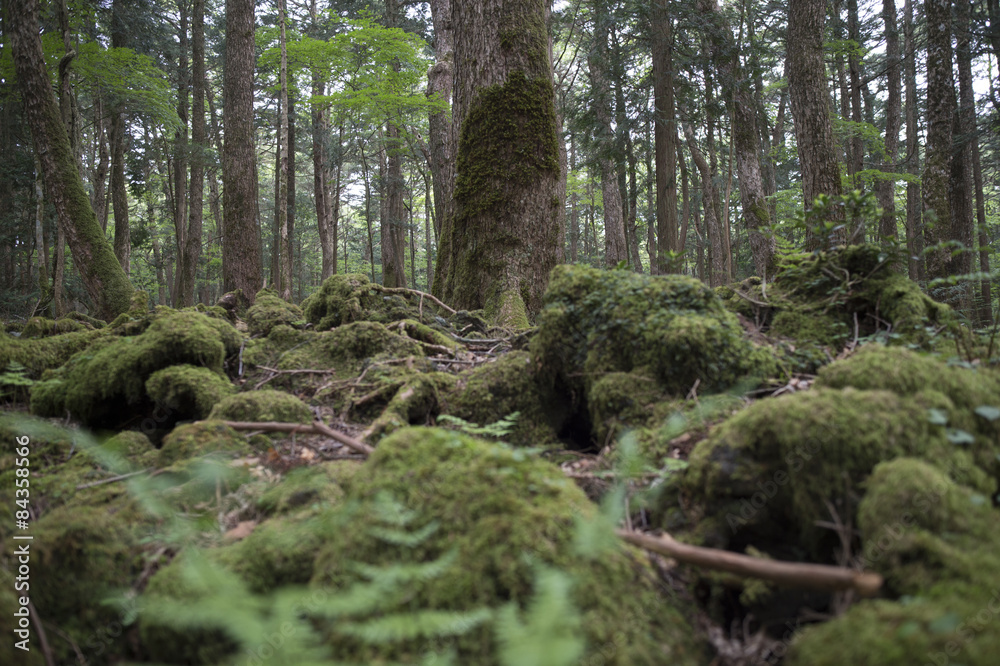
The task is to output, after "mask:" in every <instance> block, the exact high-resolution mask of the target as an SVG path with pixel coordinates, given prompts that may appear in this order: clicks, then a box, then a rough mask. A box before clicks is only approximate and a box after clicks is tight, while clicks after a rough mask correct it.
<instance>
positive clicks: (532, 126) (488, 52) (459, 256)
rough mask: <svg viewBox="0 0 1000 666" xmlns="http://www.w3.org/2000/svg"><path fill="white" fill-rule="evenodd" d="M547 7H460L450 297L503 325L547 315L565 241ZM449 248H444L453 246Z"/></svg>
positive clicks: (474, 0) (496, 1)
mask: <svg viewBox="0 0 1000 666" xmlns="http://www.w3.org/2000/svg"><path fill="white" fill-rule="evenodd" d="M545 10H546V3H545V2H543V0H468V1H465V2H455V3H453V4H452V23H453V28H454V34H455V96H454V107H453V118H454V122H456V123H458V124H459V141H458V153H457V176H456V182H455V218H454V225H453V228H452V233H451V238H450V240H449V241H447V242H449V243H450V257H449V258H448V259H447V260H444V263H442V260H441V259H440V258H439V262H438V271H439V275H440V271H441V267H442V266H443V265H444V266H447V267H448V268H447V275H446V276H445V277H444V285H445V288H444V289H443V295H444V297H445V299H447V300H448V301H451V302H452V303H453V304H454V305H455V306H457V307H459V308H466V309H472V308H482V307H485V308H486V309H487V311H488V313H489V314H490V315H491V316H492V317H494V318H495V319H496V320H497V321H499V322H501V323H505V324H510V325H517V326H522V325H525V324H527V322H528V316H531V315H534V314H535V313H537V312H538V310H539V309H541V302H542V293H543V292H544V290H545V286H546V284H547V282H548V274H549V271H550V270H551V269H552V267H553V266H554V265H555V263H556V260H557V257H558V252H559V240H560V228H559V225H560V217H559V215H560V213H561V211H560V200H559V192H560V190H559V176H560V170H559V147H558V141H559V138H558V136H557V133H556V114H555V96H554V92H553V84H552V70H551V65H550V61H549V51H548V37H547V35H546V28H545ZM444 245H445V242H442V247H444Z"/></svg>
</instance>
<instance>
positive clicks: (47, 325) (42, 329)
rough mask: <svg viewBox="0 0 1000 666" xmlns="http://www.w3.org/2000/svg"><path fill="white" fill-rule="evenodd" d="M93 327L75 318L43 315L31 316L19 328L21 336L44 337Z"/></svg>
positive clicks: (87, 329) (92, 328)
mask: <svg viewBox="0 0 1000 666" xmlns="http://www.w3.org/2000/svg"><path fill="white" fill-rule="evenodd" d="M94 328H95V327H93V326H89V325H87V324H85V323H82V322H80V321H77V320H75V319H70V318H68V317H67V318H63V319H57V320H56V321H53V320H51V319H46V318H45V317H31V318H30V319H28V323H27V324H25V326H24V328H23V329H22V330H21V337H22V338H44V337H48V336H51V335H62V334H63V333H73V332H75V331H89V330H94Z"/></svg>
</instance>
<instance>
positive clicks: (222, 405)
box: [209, 389, 313, 423]
mask: <svg viewBox="0 0 1000 666" xmlns="http://www.w3.org/2000/svg"><path fill="white" fill-rule="evenodd" d="M209 418H210V419H213V420H222V421H279V422H282V423H311V422H312V420H313V414H312V410H310V409H309V406H308V405H306V404H305V403H304V402H302V401H301V400H299V399H298V398H296V397H295V396H294V395H289V394H288V393H285V392H283V391H273V390H269V389H264V390H261V391H251V392H249V393H237V394H236V395H231V396H229V397H228V398H224V399H223V400H222V401H220V402H219V403H218V404H217V405H215V407H214V408H213V409H212V413H211V415H210V416H209Z"/></svg>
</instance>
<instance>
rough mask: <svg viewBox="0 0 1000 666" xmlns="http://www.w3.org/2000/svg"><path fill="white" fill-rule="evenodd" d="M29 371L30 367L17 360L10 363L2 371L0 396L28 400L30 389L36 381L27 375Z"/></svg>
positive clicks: (0, 374)
mask: <svg viewBox="0 0 1000 666" xmlns="http://www.w3.org/2000/svg"><path fill="white" fill-rule="evenodd" d="M27 372H28V369H27V368H26V367H24V366H23V365H21V364H20V363H18V362H17V361H11V362H10V363H8V364H7V369H6V370H4V371H3V372H2V373H0V398H3V399H10V400H14V401H17V400H26V399H27V398H28V389H30V388H31V387H32V386H33V385H34V383H35V380H34V379H32V378H31V377H28V376H27V375H26V373H27Z"/></svg>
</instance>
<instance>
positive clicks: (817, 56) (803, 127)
mask: <svg viewBox="0 0 1000 666" xmlns="http://www.w3.org/2000/svg"><path fill="white" fill-rule="evenodd" d="M825 17H826V3H825V2H824V1H823V0H789V3H788V39H787V48H788V92H789V97H790V99H791V103H792V120H793V121H794V124H795V139H796V142H797V143H798V151H799V165H800V166H801V169H802V191H803V196H804V197H805V207H806V210H810V209H811V208H812V206H813V201H814V200H815V199H816V197H818V196H819V195H821V194H826V195H830V196H836V195H840V193H841V185H840V164H839V163H838V161H837V153H836V150H835V148H834V144H833V128H832V125H831V123H830V96H829V93H828V91H827V87H826V66H825V65H824V63H823V23H824V20H825ZM838 238H839V239H843V234H839V235H838ZM817 244H818V239H817V238H816V237H815V236H813V235H808V236H807V238H806V245H807V247H810V248H815V247H817Z"/></svg>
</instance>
